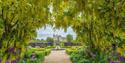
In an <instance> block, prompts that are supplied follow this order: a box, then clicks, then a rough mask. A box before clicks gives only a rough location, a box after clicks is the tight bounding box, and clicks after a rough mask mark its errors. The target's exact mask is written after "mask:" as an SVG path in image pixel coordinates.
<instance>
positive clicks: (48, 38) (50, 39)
mask: <svg viewBox="0 0 125 63" xmlns="http://www.w3.org/2000/svg"><path fill="white" fill-rule="evenodd" d="M46 41H47V42H54V39H53V38H51V37H47V39H46Z"/></svg>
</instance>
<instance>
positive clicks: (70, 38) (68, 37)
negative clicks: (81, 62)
mask: <svg viewBox="0 0 125 63" xmlns="http://www.w3.org/2000/svg"><path fill="white" fill-rule="evenodd" d="M66 39H67V41H68V42H72V40H73V36H72V35H71V34H68V35H67V36H66Z"/></svg>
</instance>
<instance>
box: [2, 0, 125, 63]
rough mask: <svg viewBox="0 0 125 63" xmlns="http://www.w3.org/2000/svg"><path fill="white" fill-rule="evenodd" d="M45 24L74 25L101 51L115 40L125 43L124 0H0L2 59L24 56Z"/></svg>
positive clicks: (85, 40) (81, 37)
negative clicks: (37, 32)
mask: <svg viewBox="0 0 125 63" xmlns="http://www.w3.org/2000/svg"><path fill="white" fill-rule="evenodd" d="M51 6H52V8H53V10H51V11H52V12H50V7H51ZM46 24H50V25H52V26H53V27H54V28H56V29H59V28H63V29H64V30H65V31H66V29H67V28H68V27H69V26H71V27H72V28H73V30H74V31H75V32H76V33H77V37H78V38H79V39H78V40H79V41H80V42H82V43H84V44H85V45H86V46H87V47H89V50H90V51H91V52H93V53H98V52H100V53H102V52H105V50H107V48H106V47H110V46H111V44H112V43H114V44H117V45H118V46H120V45H121V44H124V39H122V38H121V37H123V36H125V34H124V32H125V1H124V0H98V1H97V0H51V1H50V0H0V53H1V56H0V60H1V59H2V60H3V63H5V61H6V60H16V58H17V56H18V57H21V58H23V57H24V54H25V52H26V46H27V44H28V43H29V41H30V40H31V39H32V38H34V37H36V29H37V28H40V27H42V26H44V25H46ZM20 44H21V45H20ZM97 48H98V49H97ZM94 49H97V50H98V52H97V51H94ZM8 50H9V52H6V53H5V51H8ZM10 50H12V51H10ZM17 51H18V52H17ZM107 51H108V52H109V51H110V50H107ZM12 52H15V53H16V55H15V56H14V55H13V54H14V53H12ZM103 54H105V53H103ZM99 57H100V56H99ZM85 58H86V57H85ZM90 59H91V58H90ZM96 59H98V58H96ZM81 61H82V60H81ZM97 61H98V60H97Z"/></svg>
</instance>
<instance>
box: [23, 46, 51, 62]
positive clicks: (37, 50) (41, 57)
mask: <svg viewBox="0 0 125 63" xmlns="http://www.w3.org/2000/svg"><path fill="white" fill-rule="evenodd" d="M50 51H51V50H50V49H45V48H31V49H28V51H27V53H26V54H25V57H24V58H23V59H22V62H26V63H31V62H32V61H31V55H32V53H33V52H35V53H36V55H37V60H36V61H35V63H41V61H43V60H44V57H45V56H46V55H48V54H49V53H50Z"/></svg>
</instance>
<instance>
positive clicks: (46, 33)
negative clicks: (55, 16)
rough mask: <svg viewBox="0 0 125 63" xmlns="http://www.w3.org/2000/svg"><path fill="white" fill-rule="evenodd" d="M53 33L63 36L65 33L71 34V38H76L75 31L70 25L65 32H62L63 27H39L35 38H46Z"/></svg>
mask: <svg viewBox="0 0 125 63" xmlns="http://www.w3.org/2000/svg"><path fill="white" fill-rule="evenodd" d="M53 34H58V35H61V36H63V37H66V35H67V34H72V35H73V38H74V39H75V38H76V33H75V32H74V31H73V30H72V28H71V27H69V28H68V29H67V32H64V30H63V29H60V30H54V29H53V28H52V27H51V26H46V28H45V29H44V28H41V29H38V30H37V38H36V39H46V38H47V37H53Z"/></svg>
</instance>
